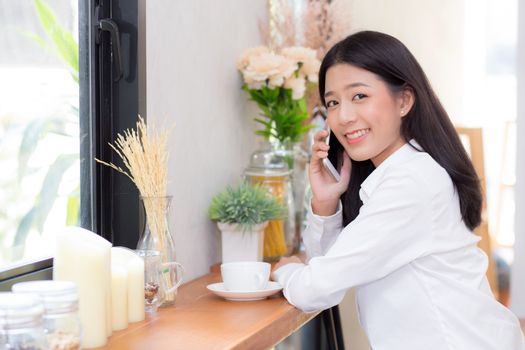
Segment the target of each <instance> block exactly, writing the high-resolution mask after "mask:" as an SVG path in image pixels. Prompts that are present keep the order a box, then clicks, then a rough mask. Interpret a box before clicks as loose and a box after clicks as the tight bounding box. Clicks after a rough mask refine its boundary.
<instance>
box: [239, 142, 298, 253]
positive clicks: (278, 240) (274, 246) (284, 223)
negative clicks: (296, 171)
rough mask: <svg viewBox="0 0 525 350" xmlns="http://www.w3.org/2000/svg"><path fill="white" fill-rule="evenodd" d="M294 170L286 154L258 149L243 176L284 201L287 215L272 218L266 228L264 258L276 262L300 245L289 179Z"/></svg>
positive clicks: (268, 149)
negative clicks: (276, 218)
mask: <svg viewBox="0 0 525 350" xmlns="http://www.w3.org/2000/svg"><path fill="white" fill-rule="evenodd" d="M290 175H291V170H290V169H289V168H288V165H287V162H286V159H285V157H284V156H283V155H281V154H279V153H276V152H275V151H273V150H272V149H271V148H266V149H261V150H258V151H255V152H254V153H253V154H252V156H251V160H250V165H249V167H248V168H247V169H246V170H245V171H244V176H245V178H246V180H247V181H248V182H250V183H251V184H260V185H262V186H264V187H266V188H267V189H268V191H269V192H270V194H271V195H272V196H274V197H276V198H277V199H279V201H280V202H281V203H282V204H284V205H285V206H286V208H287V216H286V217H285V218H283V219H279V220H271V221H270V222H269V223H268V225H267V226H266V228H265V230H264V250H263V257H264V260H265V261H276V260H278V259H279V258H281V257H282V256H287V255H291V254H292V253H294V252H295V250H296V249H297V247H298V245H299V239H300V237H297V234H296V230H295V206H294V198H293V191H292V186H291V182H290Z"/></svg>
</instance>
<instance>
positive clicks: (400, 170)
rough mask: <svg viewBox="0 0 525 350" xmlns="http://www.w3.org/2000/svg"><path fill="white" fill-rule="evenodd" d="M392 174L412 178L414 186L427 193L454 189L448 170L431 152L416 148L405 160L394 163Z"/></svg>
mask: <svg viewBox="0 0 525 350" xmlns="http://www.w3.org/2000/svg"><path fill="white" fill-rule="evenodd" d="M390 173H391V174H390V175H392V176H400V175H404V176H407V177H409V178H411V180H412V183H413V184H414V186H416V187H418V188H419V189H421V190H423V191H425V192H427V193H431V194H432V193H435V192H442V191H447V190H453V183H452V180H451V178H450V176H449V175H448V173H447V171H446V170H445V169H444V168H443V167H442V166H441V165H440V164H439V163H438V162H437V161H436V160H435V159H434V158H432V156H430V154H428V153H426V152H424V151H417V150H414V152H413V154H412V156H411V157H408V158H407V159H406V161H405V162H403V163H398V164H394V165H393V166H392V169H391V171H390Z"/></svg>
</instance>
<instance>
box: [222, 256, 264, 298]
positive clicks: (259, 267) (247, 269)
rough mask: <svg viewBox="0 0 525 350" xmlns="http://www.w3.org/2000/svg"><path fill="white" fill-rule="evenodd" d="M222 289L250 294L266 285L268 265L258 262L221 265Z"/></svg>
mask: <svg viewBox="0 0 525 350" xmlns="http://www.w3.org/2000/svg"><path fill="white" fill-rule="evenodd" d="M221 275H222V281H223V282H224V288H225V289H226V290H231V291H241V292H252V291H257V290H262V289H264V288H266V286H267V285H268V280H269V278H270V264H268V263H265V262H259V261H240V262H229V263H224V264H222V265H221Z"/></svg>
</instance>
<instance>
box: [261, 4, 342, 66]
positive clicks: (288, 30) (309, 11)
mask: <svg viewBox="0 0 525 350" xmlns="http://www.w3.org/2000/svg"><path fill="white" fill-rule="evenodd" d="M298 10H299V11H294V8H293V6H292V2H291V1H290V0H269V2H268V14H269V19H268V21H267V22H263V21H259V31H260V33H261V38H262V41H263V43H264V44H265V45H266V46H268V47H270V48H271V49H273V50H275V51H279V50H281V49H282V48H283V47H290V46H305V47H309V48H311V49H314V50H316V51H317V57H318V58H319V59H322V58H323V57H324V55H325V54H326V52H327V51H328V50H329V49H330V48H331V47H332V46H333V45H334V44H335V43H337V42H338V41H340V40H341V39H343V38H344V37H346V36H347V35H349V34H350V30H351V26H350V24H351V23H350V19H351V16H350V3H349V2H348V1H345V0H308V1H307V2H306V4H304V5H302V7H300V8H298Z"/></svg>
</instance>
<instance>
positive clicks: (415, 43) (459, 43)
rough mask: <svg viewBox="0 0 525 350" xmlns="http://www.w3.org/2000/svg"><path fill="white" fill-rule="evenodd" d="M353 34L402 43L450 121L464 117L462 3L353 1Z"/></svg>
mask: <svg viewBox="0 0 525 350" xmlns="http://www.w3.org/2000/svg"><path fill="white" fill-rule="evenodd" d="M351 6H352V7H351V15H352V18H351V21H352V22H351V23H352V31H358V30H366V29H368V30H377V31H380V32H385V33H387V34H390V35H393V36H395V37H396V38H398V39H399V40H401V41H402V42H403V43H404V44H405V45H406V46H407V47H408V49H409V50H410V51H411V52H412V54H413V55H414V56H415V57H416V59H417V60H418V62H419V63H420V64H421V66H422V67H423V70H424V71H425V73H426V74H427V76H428V78H429V80H430V82H431V84H432V86H433V88H434V90H435V91H436V93H437V95H438V97H439V98H440V100H441V101H442V103H443V105H444V107H445V109H446V110H447V112H448V113H449V116H450V118H451V119H452V120H454V121H456V120H460V119H461V116H462V114H463V104H462V93H463V91H462V89H463V0H425V1H421V0H396V1H391V0H353V1H352V5H351Z"/></svg>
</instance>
